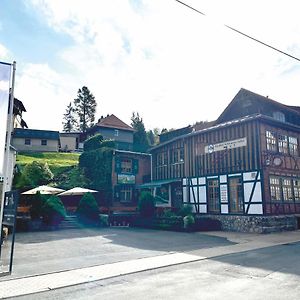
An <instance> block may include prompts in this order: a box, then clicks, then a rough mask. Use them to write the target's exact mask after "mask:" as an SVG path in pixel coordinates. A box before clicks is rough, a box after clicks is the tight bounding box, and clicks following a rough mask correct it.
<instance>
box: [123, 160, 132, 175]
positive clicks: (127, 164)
mask: <svg viewBox="0 0 300 300" xmlns="http://www.w3.org/2000/svg"><path fill="white" fill-rule="evenodd" d="M121 172H122V173H132V160H131V159H122V161H121Z"/></svg>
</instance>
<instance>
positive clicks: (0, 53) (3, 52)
mask: <svg viewBox="0 0 300 300" xmlns="http://www.w3.org/2000/svg"><path fill="white" fill-rule="evenodd" d="M9 55H10V53H9V51H8V49H7V48H6V47H5V46H4V45H2V44H0V57H1V60H2V61H3V60H6V59H8V58H9Z"/></svg>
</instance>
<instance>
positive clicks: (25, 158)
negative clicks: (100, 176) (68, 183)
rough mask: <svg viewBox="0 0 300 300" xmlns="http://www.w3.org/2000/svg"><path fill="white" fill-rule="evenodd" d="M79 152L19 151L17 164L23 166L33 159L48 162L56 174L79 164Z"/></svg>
mask: <svg viewBox="0 0 300 300" xmlns="http://www.w3.org/2000/svg"><path fill="white" fill-rule="evenodd" d="M79 155H80V154H79V153H61V152H32V153H22V152H20V153H18V155H17V164H18V165H19V166H20V167H21V168H22V167H24V166H25V165H27V164H29V163H32V162H33V161H39V162H46V163H47V164H48V166H49V167H50V169H51V171H52V172H53V173H54V174H57V173H60V172H61V171H62V170H63V169H65V168H68V167H71V166H76V165H78V159H79Z"/></svg>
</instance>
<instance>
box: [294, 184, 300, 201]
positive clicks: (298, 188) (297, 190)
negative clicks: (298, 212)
mask: <svg viewBox="0 0 300 300" xmlns="http://www.w3.org/2000/svg"><path fill="white" fill-rule="evenodd" d="M293 188H294V199H295V201H300V179H294V180H293Z"/></svg>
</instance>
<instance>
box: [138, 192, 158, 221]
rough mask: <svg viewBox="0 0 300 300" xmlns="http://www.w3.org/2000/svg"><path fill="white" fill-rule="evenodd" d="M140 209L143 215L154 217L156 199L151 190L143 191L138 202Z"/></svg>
mask: <svg viewBox="0 0 300 300" xmlns="http://www.w3.org/2000/svg"><path fill="white" fill-rule="evenodd" d="M138 210H139V212H140V214H141V216H142V217H148V218H149V217H153V216H154V214H155V199H154V197H153V196H152V194H151V193H150V192H145V191H143V192H142V193H141V195H140V199H139V202H138Z"/></svg>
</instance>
